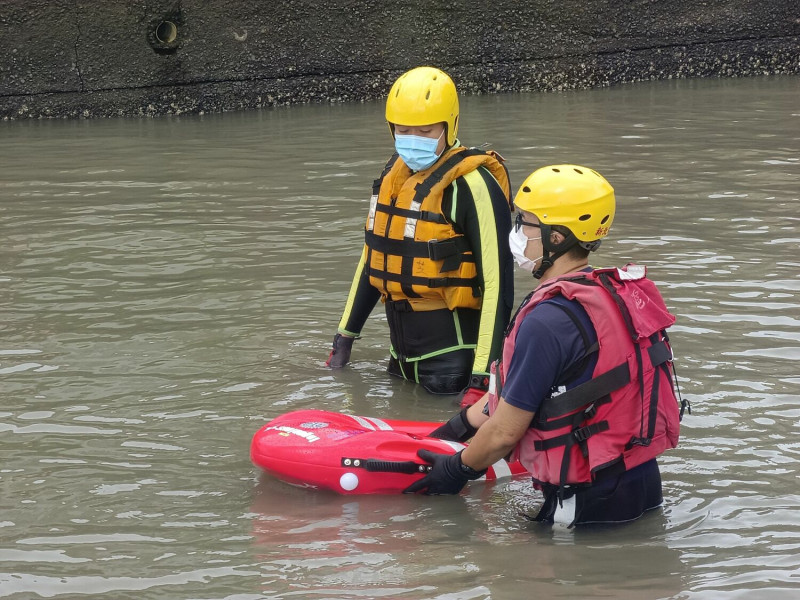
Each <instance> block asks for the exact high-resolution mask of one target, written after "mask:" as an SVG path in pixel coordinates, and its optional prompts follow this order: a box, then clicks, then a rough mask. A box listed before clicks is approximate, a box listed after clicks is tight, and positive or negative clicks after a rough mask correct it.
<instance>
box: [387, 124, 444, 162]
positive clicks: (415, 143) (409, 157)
mask: <svg viewBox="0 0 800 600" xmlns="http://www.w3.org/2000/svg"><path fill="white" fill-rule="evenodd" d="M442 135H444V131H442ZM442 135H440V136H439V137H438V138H436V139H433V138H429V137H423V136H421V135H400V134H395V136H394V147H395V149H396V150H397V153H398V154H399V155H400V158H402V159H403V162H404V163H406V164H407V165H408V168H409V169H411V170H412V171H421V170H422V169H427V168H428V167H430V166H431V165H432V164H433V163H435V162H436V161H437V160H439V156H441V153H440V154H436V149H437V148H438V147H439V140H441V139H442Z"/></svg>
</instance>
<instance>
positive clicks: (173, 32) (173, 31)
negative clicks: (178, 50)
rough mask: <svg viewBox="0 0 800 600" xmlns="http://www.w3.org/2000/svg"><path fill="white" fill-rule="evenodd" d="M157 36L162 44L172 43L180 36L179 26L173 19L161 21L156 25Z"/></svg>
mask: <svg viewBox="0 0 800 600" xmlns="http://www.w3.org/2000/svg"><path fill="white" fill-rule="evenodd" d="M155 36H156V40H158V41H159V42H161V43H162V44H171V43H172V42H174V41H175V39H176V38H177V37H178V27H177V25H175V23H173V22H172V21H161V23H159V24H158V27H156V31H155Z"/></svg>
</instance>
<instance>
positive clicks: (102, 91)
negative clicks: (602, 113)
mask: <svg viewBox="0 0 800 600" xmlns="http://www.w3.org/2000/svg"><path fill="white" fill-rule="evenodd" d="M421 64H432V65H435V66H438V67H440V68H442V69H444V70H446V71H447V72H448V73H450V74H451V75H452V76H453V78H454V80H455V81H456V84H457V86H458V87H459V90H460V91H461V92H462V93H472V94H482V93H495V92H507V91H550V90H561V89H570V88H588V87H595V86H608V85H613V84H616V83H623V82H633V81H642V80H650V79H666V78H685V77H738V76H748V75H770V74H800V5H799V4H798V3H797V0H707V1H705V2H701V3H697V2H689V1H685V0H674V1H668V0H631V1H628V2H612V1H609V0H561V1H559V2H556V1H552V0H534V1H529V2H525V1H519V0H496V1H495V2H491V3H489V2H441V1H437V0H411V1H406V2H399V1H396V0H385V1H381V2H378V1H375V0H330V1H327V2H319V1H312V0H305V1H298V0H283V1H281V2H266V1H249V2H241V1H239V0H228V1H225V2H223V1H221V0H206V1H202V0H171V1H163V0H124V1H123V0H106V1H104V2H84V1H80V0H26V1H25V2H21V1H18V0H0V118H2V119H5V120H8V119H21V118H43V117H66V118H90V117H110V116H139V115H147V116H155V115H163V114H185V113H208V112H221V111H230V110H248V109H257V108H261V107H268V106H275V105H280V104H295V103H307V102H344V101H359V100H369V99H375V98H380V97H382V96H383V95H384V94H385V93H386V91H387V90H388V88H389V86H390V85H391V83H392V81H393V80H394V79H395V78H396V77H397V76H398V75H399V74H400V73H402V72H403V71H405V70H407V69H409V68H411V67H414V66H417V65H421Z"/></svg>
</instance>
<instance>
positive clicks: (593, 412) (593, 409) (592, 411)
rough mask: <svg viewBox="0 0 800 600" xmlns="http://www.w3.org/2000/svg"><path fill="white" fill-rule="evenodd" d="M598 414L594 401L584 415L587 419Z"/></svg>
mask: <svg viewBox="0 0 800 600" xmlns="http://www.w3.org/2000/svg"><path fill="white" fill-rule="evenodd" d="M596 414H597V405H595V403H594V402H592V404H591V405H590V406H588V407H587V408H586V410H584V411H583V416H584V418H586V419H591V418H592V417H593V416H595V415H596Z"/></svg>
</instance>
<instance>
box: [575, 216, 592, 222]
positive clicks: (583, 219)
mask: <svg viewBox="0 0 800 600" xmlns="http://www.w3.org/2000/svg"><path fill="white" fill-rule="evenodd" d="M591 218H592V215H581V216H580V217H578V221H588V220H589V219H591Z"/></svg>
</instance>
